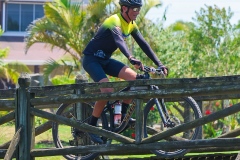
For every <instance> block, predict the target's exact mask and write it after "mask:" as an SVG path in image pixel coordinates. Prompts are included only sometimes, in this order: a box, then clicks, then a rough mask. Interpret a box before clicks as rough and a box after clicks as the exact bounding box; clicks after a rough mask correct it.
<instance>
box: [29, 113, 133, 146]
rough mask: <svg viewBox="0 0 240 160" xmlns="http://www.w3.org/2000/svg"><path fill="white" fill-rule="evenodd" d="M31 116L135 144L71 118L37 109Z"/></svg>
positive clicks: (125, 138) (126, 138)
mask: <svg viewBox="0 0 240 160" xmlns="http://www.w3.org/2000/svg"><path fill="white" fill-rule="evenodd" d="M31 114H33V115H35V116H38V117H42V118H46V119H49V120H52V121H54V122H58V123H61V124H65V125H68V126H72V127H74V128H77V129H80V130H82V131H84V132H90V133H95V134H98V135H101V136H104V137H108V138H111V139H115V140H117V141H119V142H123V143H133V142H134V140H133V139H131V138H128V137H125V136H123V135H120V134H116V133H113V132H110V131H107V130H105V129H100V128H96V127H94V126H91V125H88V124H86V123H81V122H77V121H75V120H72V119H69V118H65V117H62V116H58V115H55V114H51V113H48V112H44V111H41V110H38V109H36V108H31Z"/></svg>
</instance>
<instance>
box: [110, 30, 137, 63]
mask: <svg viewBox="0 0 240 160" xmlns="http://www.w3.org/2000/svg"><path fill="white" fill-rule="evenodd" d="M111 32H112V35H113V38H114V41H115V43H116V45H117V47H118V48H119V49H120V51H121V52H122V53H123V54H124V55H125V56H126V57H127V58H128V59H129V58H130V57H132V54H131V53H130V51H129V49H128V47H127V44H126V43H125V41H124V39H123V37H122V32H121V29H120V28H119V27H114V28H112V29H111Z"/></svg>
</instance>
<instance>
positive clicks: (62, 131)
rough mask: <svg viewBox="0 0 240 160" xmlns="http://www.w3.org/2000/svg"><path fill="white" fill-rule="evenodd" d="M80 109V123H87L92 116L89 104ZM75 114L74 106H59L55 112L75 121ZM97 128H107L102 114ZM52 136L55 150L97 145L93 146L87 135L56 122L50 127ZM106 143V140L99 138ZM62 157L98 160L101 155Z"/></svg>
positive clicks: (87, 154)
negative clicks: (81, 117)
mask: <svg viewBox="0 0 240 160" xmlns="http://www.w3.org/2000/svg"><path fill="white" fill-rule="evenodd" d="M81 107H83V108H82V109H83V110H81V111H83V112H84V113H85V114H84V118H83V120H82V121H81V122H82V123H88V121H89V120H90V117H91V114H92V106H91V105H89V104H86V103H84V104H83V105H82V106H81ZM76 114H77V112H76V105H75V104H61V105H60V106H59V108H58V110H57V112H56V115H61V116H64V117H67V118H70V119H73V120H76V121H79V122H80V120H77V115H76ZM97 127H99V128H103V129H108V128H107V119H106V116H105V114H104V113H103V114H102V115H101V118H99V120H98V123H97ZM52 136H53V141H54V144H55V146H56V147H57V148H65V147H70V146H86V145H97V144H94V143H93V142H92V141H91V139H90V137H89V135H88V133H86V132H83V131H81V130H78V129H75V128H73V127H71V126H67V125H64V124H59V123H56V122H53V126H52ZM101 138H102V139H103V141H104V143H106V138H105V137H101ZM64 157H65V158H66V159H68V160H75V159H79V160H80V159H81V160H88V159H94V158H96V157H99V158H98V159H101V157H103V156H101V155H99V153H86V154H77V155H73V154H70V155H64Z"/></svg>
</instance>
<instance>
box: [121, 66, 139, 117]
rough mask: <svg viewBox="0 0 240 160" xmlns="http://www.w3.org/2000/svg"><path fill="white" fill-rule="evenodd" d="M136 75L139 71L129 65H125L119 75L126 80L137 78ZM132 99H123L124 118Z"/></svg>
mask: <svg viewBox="0 0 240 160" xmlns="http://www.w3.org/2000/svg"><path fill="white" fill-rule="evenodd" d="M136 76H137V73H136V72H135V71H134V70H132V69H131V68H129V67H127V66H124V67H123V68H122V69H121V71H120V72H119V75H118V77H119V78H121V79H124V80H136ZM131 101H132V100H131V99H127V100H123V103H122V119H123V118H124V117H125V115H126V113H127V110H128V107H129V104H130V103H131Z"/></svg>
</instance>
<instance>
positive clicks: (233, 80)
mask: <svg viewBox="0 0 240 160" xmlns="http://www.w3.org/2000/svg"><path fill="white" fill-rule="evenodd" d="M239 83H240V75H235V76H221V77H203V78H172V79H171V78H168V79H149V80H134V81H118V82H104V83H81V84H70V85H58V86H43V87H30V88H29V91H30V92H40V91H44V92H47V91H61V90H62V91H64V90H74V89H81V90H85V89H94V90H96V89H99V88H106V87H107V88H109V87H112V88H118V87H120V88H124V87H127V86H141V85H145V86H146V85H157V86H166V87H171V86H174V85H177V86H181V85H185V86H188V85H191V86H199V87H200V86H204V85H208V86H211V85H223V86H224V85H225V84H227V85H229V84H239ZM174 87H175V86H174Z"/></svg>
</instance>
